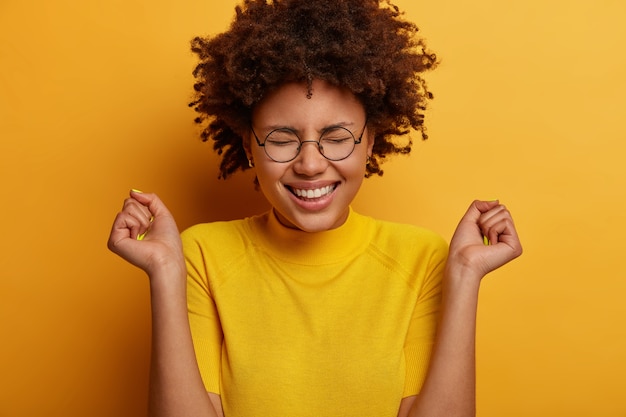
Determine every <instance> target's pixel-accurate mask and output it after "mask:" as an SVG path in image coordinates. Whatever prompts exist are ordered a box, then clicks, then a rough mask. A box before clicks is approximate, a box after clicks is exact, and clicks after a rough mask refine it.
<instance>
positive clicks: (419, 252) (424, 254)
mask: <svg viewBox="0 0 626 417" xmlns="http://www.w3.org/2000/svg"><path fill="white" fill-rule="evenodd" d="M364 217H365V216H364ZM365 221H367V222H368V223H369V224H370V228H371V229H370V230H371V231H372V237H371V240H370V245H369V247H370V251H371V252H374V253H376V254H377V256H378V257H379V258H380V259H381V260H384V261H386V262H387V263H388V264H389V265H396V266H397V267H400V268H402V269H405V270H413V271H414V270H415V269H422V268H424V267H425V268H426V269H432V268H438V267H439V266H440V265H443V264H444V263H445V261H446V259H447V256H448V243H447V242H446V241H445V240H444V239H443V237H441V236H440V235H439V234H437V233H435V232H433V231H431V230H429V229H427V228H424V227H420V226H416V225H412V224H404V223H396V222H390V221H385V220H378V219H373V218H368V217H365Z"/></svg>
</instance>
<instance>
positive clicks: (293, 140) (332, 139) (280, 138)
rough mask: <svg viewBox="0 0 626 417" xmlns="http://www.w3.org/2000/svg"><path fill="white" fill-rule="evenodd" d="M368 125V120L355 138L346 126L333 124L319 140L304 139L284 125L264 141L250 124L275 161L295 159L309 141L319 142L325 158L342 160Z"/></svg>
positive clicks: (318, 147)
mask: <svg viewBox="0 0 626 417" xmlns="http://www.w3.org/2000/svg"><path fill="white" fill-rule="evenodd" d="M366 127H367V120H365V125H364V126H363V130H362V131H361V134H360V135H359V138H358V139H355V138H354V134H352V132H351V131H349V130H348V129H346V128H345V127H343V126H332V127H329V128H327V129H324V131H323V132H322V134H321V135H320V138H319V140H302V139H300V137H299V136H298V134H297V133H296V131H295V130H293V129H290V128H286V127H283V128H279V129H274V130H272V131H271V132H270V133H268V134H267V136H266V137H265V140H264V141H263V143H261V141H260V140H259V137H258V136H257V135H256V132H255V131H254V128H253V127H252V125H250V130H252V134H253V135H254V138H255V139H256V143H257V144H258V145H259V146H261V147H263V149H264V150H265V154H266V155H267V156H268V157H269V158H270V159H271V160H272V161H274V162H290V161H293V160H294V159H296V157H297V156H298V154H300V150H301V149H302V145H304V144H305V143H307V142H311V143H315V144H317V149H318V150H319V151H320V153H321V154H322V156H324V158H326V159H328V160H330V161H341V160H343V159H346V158H347V157H349V156H350V155H352V152H353V151H354V148H355V146H356V145H358V144H359V143H361V138H362V137H363V134H364V133H365V128H366Z"/></svg>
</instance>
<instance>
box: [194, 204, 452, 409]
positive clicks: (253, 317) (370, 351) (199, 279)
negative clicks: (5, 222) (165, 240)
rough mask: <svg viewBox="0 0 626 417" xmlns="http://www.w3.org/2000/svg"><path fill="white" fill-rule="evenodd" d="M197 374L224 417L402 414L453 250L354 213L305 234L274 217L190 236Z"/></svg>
mask: <svg viewBox="0 0 626 417" xmlns="http://www.w3.org/2000/svg"><path fill="white" fill-rule="evenodd" d="M182 238H183V245H184V250H185V256H186V259H187V269H188V307H189V317H190V322H191V330H192V334H193V339H194V346H195V349H196V357H197V359H198V364H199V367H200V372H201V374H202V378H203V381H204V384H205V387H206V390H207V391H209V392H214V393H218V394H220V395H221V397H222V405H223V408H224V412H225V415H226V416H228V417H260V416H272V417H282V416H284V417H306V416H311V417H320V416H324V417H331V416H342V417H347V416H355V417H356V416H358V417H368V416H371V417H385V416H396V415H397V412H398V407H399V404H400V401H401V399H402V398H403V397H407V396H410V395H415V394H417V393H418V392H419V391H420V389H421V385H422V382H423V380H424V377H425V374H426V370H427V367H428V361H429V358H430V353H431V348H432V344H433V339H434V334H435V326H436V321H437V315H438V311H439V304H440V296H441V285H440V284H441V278H442V275H443V269H444V264H445V259H446V256H447V245H446V243H445V242H444V241H443V240H442V239H441V238H440V237H439V236H437V235H435V234H433V233H432V232H429V231H427V230H424V229H421V228H418V227H415V226H409V225H401V224H396V223H390V222H383V221H378V220H374V219H372V218H370V217H366V216H362V215H359V214H357V213H354V212H352V211H351V212H350V215H349V217H348V220H347V221H346V223H345V224H343V225H342V226H341V227H339V228H337V229H334V230H330V231H326V232H320V233H307V232H302V231H299V230H294V229H288V228H285V227H283V226H282V225H281V224H280V223H279V222H278V221H277V220H276V218H275V216H274V214H273V213H272V212H271V211H270V212H268V213H265V214H263V215H259V216H255V217H251V218H246V219H242V220H236V221H230V222H215V223H207V224H200V225H196V226H193V227H191V228H190V229H188V230H186V231H185V232H183V234H182Z"/></svg>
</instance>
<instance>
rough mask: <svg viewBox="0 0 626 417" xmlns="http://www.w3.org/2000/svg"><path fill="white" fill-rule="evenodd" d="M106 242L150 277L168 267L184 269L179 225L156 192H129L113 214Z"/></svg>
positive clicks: (110, 247) (113, 250) (181, 270)
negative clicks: (115, 214)
mask: <svg viewBox="0 0 626 417" xmlns="http://www.w3.org/2000/svg"><path fill="white" fill-rule="evenodd" d="M144 234H145V235H144ZM142 235H144V236H143V237H141V236H142ZM107 246H108V248H109V249H110V250H111V251H112V252H114V253H116V254H117V255H119V256H120V257H122V258H123V259H125V260H127V261H128V262H130V263H131V264H133V265H135V266H137V267H139V268H141V269H143V270H144V271H145V272H146V273H147V274H148V276H150V277H152V276H155V275H158V273H159V272H160V271H162V270H164V269H168V268H175V269H176V270H179V271H180V272H183V271H184V269H185V261H184V257H183V251H182V243H181V240H180V235H179V231H178V227H177V226H176V222H175V221H174V218H173V216H172V215H171V213H170V212H169V210H168V209H167V207H165V205H164V204H163V202H162V201H161V200H160V199H159V197H157V196H156V194H147V193H142V192H140V191H137V190H132V191H131V192H130V196H129V197H128V198H127V199H126V200H124V205H123V207H122V211H120V212H119V213H118V214H117V216H116V217H115V220H114V222H113V227H112V228H111V233H110V235H109V240H108V243H107Z"/></svg>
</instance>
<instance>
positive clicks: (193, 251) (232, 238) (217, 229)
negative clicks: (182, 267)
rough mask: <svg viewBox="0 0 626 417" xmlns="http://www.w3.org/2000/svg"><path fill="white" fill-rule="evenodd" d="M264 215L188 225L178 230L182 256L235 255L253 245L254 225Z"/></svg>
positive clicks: (220, 256) (229, 257) (228, 257)
mask: <svg viewBox="0 0 626 417" xmlns="http://www.w3.org/2000/svg"><path fill="white" fill-rule="evenodd" d="M264 216H265V215H259V216H253V217H248V218H245V219H239V220H229V221H216V222H210V223H201V224H196V225H194V226H191V227H189V228H187V229H185V230H184V231H183V232H182V233H181V239H182V243H183V250H184V252H185V255H186V256H187V257H188V258H194V257H201V258H204V259H206V258H207V257H215V258H217V259H221V260H222V261H226V260H227V259H233V258H237V257H238V256H241V255H242V254H244V253H245V252H246V251H247V250H248V249H249V248H250V246H251V245H253V244H254V243H253V242H254V240H253V236H254V230H255V227H254V225H255V224H256V223H258V222H259V221H262V220H261V219H262V218H263V217H264Z"/></svg>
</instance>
